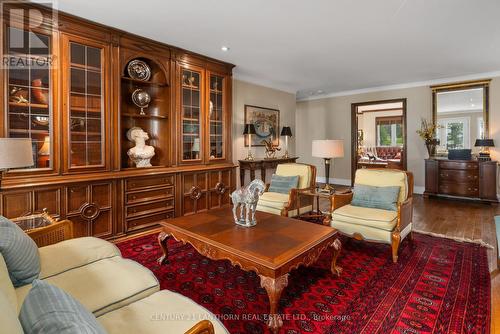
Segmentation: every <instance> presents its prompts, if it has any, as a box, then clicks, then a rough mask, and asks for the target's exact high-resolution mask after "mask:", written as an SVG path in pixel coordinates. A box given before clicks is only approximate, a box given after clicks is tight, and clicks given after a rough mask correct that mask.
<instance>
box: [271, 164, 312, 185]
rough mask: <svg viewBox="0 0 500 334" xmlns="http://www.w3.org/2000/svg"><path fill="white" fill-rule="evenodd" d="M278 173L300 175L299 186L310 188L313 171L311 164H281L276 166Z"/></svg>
mask: <svg viewBox="0 0 500 334" xmlns="http://www.w3.org/2000/svg"><path fill="white" fill-rule="evenodd" d="M276 175H282V176H296V175H298V176H299V185H298V187H297V188H299V189H302V188H308V187H310V186H311V179H312V172H311V166H309V165H305V164H296V163H293V164H279V165H278V167H276Z"/></svg>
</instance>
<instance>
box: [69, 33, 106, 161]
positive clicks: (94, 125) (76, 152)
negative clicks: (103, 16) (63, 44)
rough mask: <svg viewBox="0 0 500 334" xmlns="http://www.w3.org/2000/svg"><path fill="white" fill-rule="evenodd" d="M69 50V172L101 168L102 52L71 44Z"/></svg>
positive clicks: (102, 136) (102, 150)
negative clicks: (72, 169)
mask: <svg viewBox="0 0 500 334" xmlns="http://www.w3.org/2000/svg"><path fill="white" fill-rule="evenodd" d="M68 48H69V71H68V72H66V73H68V74H69V80H68V85H69V100H68V102H67V103H68V109H69V120H68V124H67V126H68V135H69V138H68V140H69V144H68V146H69V147H68V149H69V152H68V164H69V168H78V167H99V166H103V165H104V153H105V152H104V150H105V147H104V135H103V134H104V130H103V127H104V122H105V118H104V115H105V113H104V89H103V85H104V82H103V73H104V69H103V53H104V50H103V49H102V48H99V47H95V46H89V45H85V44H82V43H77V42H74V41H70V42H69V47H68Z"/></svg>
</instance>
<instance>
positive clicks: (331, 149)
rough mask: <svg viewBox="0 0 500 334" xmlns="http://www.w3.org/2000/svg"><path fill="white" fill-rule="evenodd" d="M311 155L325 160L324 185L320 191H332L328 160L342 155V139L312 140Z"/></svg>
mask: <svg viewBox="0 0 500 334" xmlns="http://www.w3.org/2000/svg"><path fill="white" fill-rule="evenodd" d="M312 156H313V157H317V158H323V160H324V161H325V179H326V180H325V186H324V187H323V189H322V191H325V192H329V193H331V192H333V191H334V189H333V187H332V186H331V185H330V160H331V159H334V158H342V157H344V141H343V140H330V139H326V140H313V142H312Z"/></svg>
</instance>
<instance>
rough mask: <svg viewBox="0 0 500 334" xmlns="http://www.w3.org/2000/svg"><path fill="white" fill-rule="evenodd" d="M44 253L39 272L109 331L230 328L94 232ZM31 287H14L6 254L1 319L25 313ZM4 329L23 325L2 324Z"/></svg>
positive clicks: (0, 263) (156, 333)
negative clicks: (161, 283)
mask: <svg viewBox="0 0 500 334" xmlns="http://www.w3.org/2000/svg"><path fill="white" fill-rule="evenodd" d="M39 254H40V265H41V272H40V276H39V278H40V279H42V280H44V281H46V282H48V283H50V284H52V285H55V286H58V287H60V288H61V289H63V290H64V291H66V292H67V293H69V294H70V295H72V296H73V297H74V298H76V299H77V300H78V301H79V302H80V303H82V304H83V306H85V307H86V308H87V309H88V310H89V311H91V312H92V313H93V314H94V315H95V316H96V317H97V320H98V321H99V322H100V323H101V325H102V326H103V327H104V328H105V330H106V331H107V332H108V333H120V334H127V333H130V334H132V333H134V334H135V333H142V334H148V333H150V334H160V333H161V334H164V333H190V334H195V333H198V334H200V333H204V334H205V333H206V334H208V333H221V334H222V333H228V331H227V330H226V329H225V327H224V326H223V325H222V323H220V322H219V321H218V320H217V319H216V318H215V316H214V315H213V314H212V313H210V312H209V311H208V310H206V309H205V308H203V307H201V306H199V305H198V304H196V303H195V302H193V301H192V300H190V299H189V298H186V297H184V296H182V295H180V294H177V293H175V292H171V291H168V290H163V291H159V290H160V286H159V283H158V280H157V279H156V277H155V276H154V275H153V273H152V272H151V271H150V270H148V269H147V268H145V267H143V266H142V265H140V264H139V263H137V262H135V261H132V260H128V259H124V258H122V256H121V253H120V251H119V250H118V248H117V247H116V246H115V245H113V244H112V243H109V242H107V241H104V240H101V239H97V238H91V237H89V238H77V239H70V240H66V241H63V242H60V243H58V244H54V245H51V246H46V247H41V248H39ZM30 289H31V285H25V286H21V287H18V288H14V286H13V285H12V282H11V280H10V278H9V273H8V270H7V266H6V264H5V261H4V259H3V257H2V256H1V254H0V308H2V309H1V310H0V323H2V324H3V323H7V321H6V319H2V316H3V317H5V316H7V315H8V314H16V315H17V314H18V313H19V311H20V308H21V305H22V303H23V300H24V298H25V297H26V295H27V294H28V292H29V290H30ZM6 307H9V308H10V310H5V309H4V308H6ZM205 319H208V320H210V321H203V320H205ZM10 320H13V319H10ZM15 321H17V318H16V319H15ZM212 325H213V329H214V331H212ZM193 326H194V327H193ZM17 328H19V327H17ZM5 330H7V331H5ZM4 332H5V333H9V334H16V333H18V332H19V331H13V329H12V328H10V329H8V328H1V327H0V333H4Z"/></svg>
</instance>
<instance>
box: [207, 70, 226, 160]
mask: <svg viewBox="0 0 500 334" xmlns="http://www.w3.org/2000/svg"><path fill="white" fill-rule="evenodd" d="M209 85H210V101H209V116H208V119H209V132H210V133H209V136H210V140H209V145H210V152H209V153H210V155H209V158H210V159H211V160H212V159H223V158H225V152H224V150H225V149H224V147H225V143H224V130H225V129H224V121H225V119H224V118H225V117H224V113H225V106H224V97H225V96H224V94H225V91H224V87H225V86H224V77H222V76H219V75H213V74H210V75H209Z"/></svg>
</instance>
